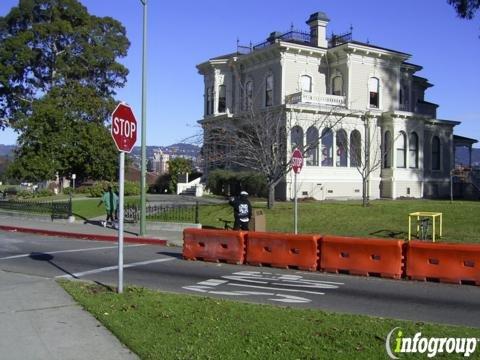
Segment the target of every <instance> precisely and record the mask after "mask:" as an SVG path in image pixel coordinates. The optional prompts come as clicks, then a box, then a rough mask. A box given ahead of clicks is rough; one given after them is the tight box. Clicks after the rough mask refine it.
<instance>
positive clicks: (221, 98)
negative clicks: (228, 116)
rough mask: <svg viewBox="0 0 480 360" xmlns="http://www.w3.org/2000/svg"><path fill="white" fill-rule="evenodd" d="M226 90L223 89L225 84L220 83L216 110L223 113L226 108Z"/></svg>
mask: <svg viewBox="0 0 480 360" xmlns="http://www.w3.org/2000/svg"><path fill="white" fill-rule="evenodd" d="M226 96H227V91H226V90H225V85H220V86H219V87H218V112H219V113H224V112H225V110H226V109H227V97H226Z"/></svg>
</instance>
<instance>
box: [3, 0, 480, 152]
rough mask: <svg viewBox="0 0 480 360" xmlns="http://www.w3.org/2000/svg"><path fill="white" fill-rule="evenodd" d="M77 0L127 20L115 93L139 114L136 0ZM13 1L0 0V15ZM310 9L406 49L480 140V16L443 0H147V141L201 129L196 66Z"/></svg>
mask: <svg viewBox="0 0 480 360" xmlns="http://www.w3.org/2000/svg"><path fill="white" fill-rule="evenodd" d="M81 2H82V3H83V4H84V5H85V6H86V7H87V8H88V10H89V12H90V13H91V14H94V15H97V16H111V17H113V18H115V19H117V20H119V21H120V22H122V23H123V24H124V26H125V27H126V29H127V36H128V38H129V39H130V42H131V47H130V50H129V54H128V57H127V58H125V59H122V60H121V61H122V62H123V63H124V64H125V65H126V66H127V67H128V68H129V70H130V75H129V76H128V83H127V85H126V87H125V88H123V89H119V91H118V95H117V99H119V100H122V101H125V102H127V103H129V104H130V105H132V106H133V108H134V111H135V114H136V116H137V118H138V120H140V116H141V65H142V60H141V50H142V14H143V13H142V5H141V2H140V0H81ZM17 4H18V0H1V2H0V16H4V15H6V14H7V13H8V11H9V10H10V9H11V8H12V7H13V6H15V5H17ZM387 4H388V5H387ZM316 11H324V12H325V13H326V14H327V15H328V16H329V18H330V24H329V26H328V34H329V35H330V33H331V32H332V31H333V32H334V33H343V32H346V31H348V29H349V27H350V25H352V26H353V38H354V40H358V41H367V40H369V41H370V43H371V44H374V45H378V46H382V47H386V48H390V49H394V50H398V51H402V52H406V53H409V54H412V57H411V59H410V60H409V62H412V63H415V64H418V65H421V66H423V70H422V71H420V72H419V73H417V75H419V76H422V77H426V78H428V79H429V81H430V82H431V83H432V84H434V87H433V88H430V89H428V90H427V93H426V100H427V101H430V102H434V103H437V104H439V105H440V107H439V109H438V118H439V119H447V120H456V121H461V122H462V124H461V125H460V126H457V127H456V128H455V134H457V135H462V136H467V137H472V138H477V139H479V140H480V107H479V104H480V91H479V80H480V66H478V64H479V61H480V60H479V59H480V38H479V36H480V14H479V15H477V17H476V18H474V19H473V20H470V21H467V20H462V19H460V18H458V17H457V16H456V13H455V11H454V9H453V8H452V7H451V6H450V5H448V4H447V1H446V0H422V1H418V0H389V1H385V0H363V1H359V0H317V1H312V0H295V1H292V0H289V1H286V0H262V1H258V0H242V1H241V2H232V1H225V0H223V1H220V0H204V1H193V0H190V1H168V0H148V24H149V27H148V90H147V139H146V142H147V145H169V144H173V143H175V142H178V141H180V140H182V139H185V138H187V137H188V136H191V135H194V134H198V133H199V129H198V125H197V120H199V119H201V118H202V115H203V78H202V77H201V76H200V75H199V74H198V73H197V70H196V68H195V65H196V64H199V63H201V62H203V61H205V60H207V59H209V58H212V57H215V56H218V55H223V54H226V53H230V52H233V51H235V50H236V40H237V38H239V39H240V43H242V44H245V45H247V44H248V43H249V42H250V41H252V42H253V43H254V44H255V43H260V42H262V41H264V40H265V39H266V37H267V36H268V34H269V33H270V32H272V31H287V30H288V29H289V28H290V25H291V24H293V25H294V27H295V28H296V29H299V30H302V29H303V30H307V25H306V24H305V21H306V20H307V18H308V17H309V15H310V14H311V13H313V12H316ZM0 139H1V140H0V143H3V144H14V143H15V140H16V135H15V134H14V133H13V132H12V131H9V130H7V131H4V132H1V131H0ZM139 144H140V140H138V142H137V145H139ZM477 147H479V145H478V144H477Z"/></svg>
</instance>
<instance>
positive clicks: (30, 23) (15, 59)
mask: <svg viewBox="0 0 480 360" xmlns="http://www.w3.org/2000/svg"><path fill="white" fill-rule="evenodd" d="M129 45H130V43H129V41H128V39H127V38H126V32H125V28H124V27H123V26H122V24H121V23H120V22H118V21H117V20H114V19H112V18H110V17H102V18H100V17H96V16H92V15H90V14H89V13H88V11H87V9H86V8H85V7H84V6H83V5H82V4H81V3H80V2H79V1H77V0H20V1H19V5H18V6H17V7H14V8H12V9H11V11H10V12H9V13H8V14H7V15H6V16H5V17H0V129H3V128H5V127H8V126H9V127H12V128H13V129H14V130H16V131H17V132H18V133H19V138H18V148H17V152H16V157H15V160H14V162H13V163H12V164H11V168H10V169H9V173H11V174H14V175H15V177H22V178H25V179H27V178H29V179H35V180H42V179H48V178H51V177H52V176H53V174H54V173H56V172H59V174H61V175H69V174H70V173H76V174H77V176H79V178H82V177H83V178H85V177H94V178H99V179H109V178H111V177H113V174H114V173H115V166H114V165H113V166H112V165H111V164H116V162H117V161H116V150H115V147H114V145H113V142H112V140H111V138H110V135H109V131H108V129H107V128H106V127H105V123H106V122H108V120H109V114H110V113H111V111H112V110H113V108H114V106H115V100H114V98H113V96H114V95H115V89H116V88H118V87H122V86H124V84H125V82H126V76H127V74H128V70H127V69H126V68H125V67H124V66H123V65H121V64H120V63H118V62H117V59H118V58H120V57H123V56H126V54H127V50H128V47H129Z"/></svg>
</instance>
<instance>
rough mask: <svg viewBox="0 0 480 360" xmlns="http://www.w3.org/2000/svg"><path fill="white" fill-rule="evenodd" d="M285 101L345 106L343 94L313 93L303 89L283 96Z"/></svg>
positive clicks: (289, 102)
mask: <svg viewBox="0 0 480 360" xmlns="http://www.w3.org/2000/svg"><path fill="white" fill-rule="evenodd" d="M285 102H286V103H287V104H299V103H309V104H320V105H329V106H339V107H345V106H346V101H345V96H339V95H329V94H323V95H313V94H311V93H307V92H305V91H300V92H297V93H294V94H290V95H287V96H286V97H285Z"/></svg>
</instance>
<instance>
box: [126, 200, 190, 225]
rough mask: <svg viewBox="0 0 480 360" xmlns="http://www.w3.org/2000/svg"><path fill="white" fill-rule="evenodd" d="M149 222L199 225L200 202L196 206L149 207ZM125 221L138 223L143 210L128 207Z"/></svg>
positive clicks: (147, 207)
mask: <svg viewBox="0 0 480 360" xmlns="http://www.w3.org/2000/svg"><path fill="white" fill-rule="evenodd" d="M145 213H146V217H147V219H148V220H154V221H162V222H177V223H195V224H198V222H199V221H198V202H196V203H195V204H159V205H147V206H146V208H145ZM124 214H125V215H124V216H125V221H128V222H137V221H138V220H139V219H140V214H141V209H140V206H138V205H127V206H125V210H124Z"/></svg>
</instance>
